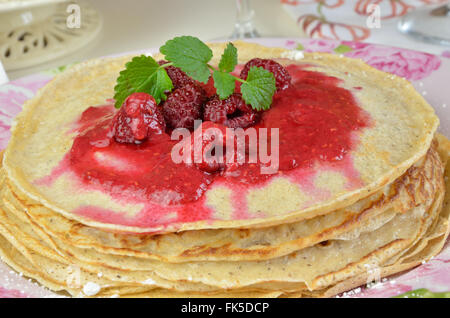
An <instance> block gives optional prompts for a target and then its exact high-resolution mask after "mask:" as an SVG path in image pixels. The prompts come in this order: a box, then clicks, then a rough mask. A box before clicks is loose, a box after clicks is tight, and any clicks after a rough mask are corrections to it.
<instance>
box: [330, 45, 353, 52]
mask: <svg viewBox="0 0 450 318" xmlns="http://www.w3.org/2000/svg"><path fill="white" fill-rule="evenodd" d="M333 51H334V52H336V53H338V54H344V53H347V52H350V51H352V48H351V47H350V46H348V45H345V44H341V45H339V46H338V47H336V48H335V49H334V50H333Z"/></svg>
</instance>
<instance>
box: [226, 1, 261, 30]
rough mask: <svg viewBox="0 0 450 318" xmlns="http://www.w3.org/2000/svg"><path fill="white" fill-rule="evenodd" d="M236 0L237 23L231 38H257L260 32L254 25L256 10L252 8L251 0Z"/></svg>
mask: <svg viewBox="0 0 450 318" xmlns="http://www.w3.org/2000/svg"><path fill="white" fill-rule="evenodd" d="M235 1H236V23H235V25H234V31H233V33H232V34H231V39H243V38H257V37H259V34H258V32H257V31H256V29H255V27H254V26H253V17H254V16H255V11H254V10H253V9H252V7H251V4H250V0H235Z"/></svg>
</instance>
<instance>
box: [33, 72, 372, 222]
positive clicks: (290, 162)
mask: <svg viewBox="0 0 450 318" xmlns="http://www.w3.org/2000/svg"><path fill="white" fill-rule="evenodd" d="M286 68H287V70H288V72H289V74H290V75H291V77H292V85H291V86H290V87H289V88H287V89H285V90H283V91H281V92H278V93H277V94H276V95H275V96H274V100H273V104H272V106H271V108H270V110H268V111H266V112H264V113H262V117H261V120H260V122H259V123H258V124H257V126H254V127H256V128H259V127H265V128H269V131H270V128H279V154H280V170H279V172H278V173H276V174H272V175H262V174H260V167H259V163H256V164H243V165H239V166H237V167H234V168H233V169H234V171H233V173H229V174H228V173H215V174H211V173H208V172H204V171H202V170H199V169H197V167H196V166H195V165H187V164H184V163H181V164H175V163H174V162H173V161H172V159H171V150H172V147H173V146H174V145H175V144H176V143H177V142H178V141H172V140H170V136H169V135H167V134H161V135H152V136H150V137H149V139H148V140H147V141H146V142H144V143H142V144H138V145H136V144H121V143H118V142H116V141H115V140H114V138H111V135H110V126H111V121H112V120H113V117H114V114H115V112H116V110H115V109H114V107H113V106H112V105H104V106H97V107H90V108H88V109H87V110H86V111H85V112H84V113H83V114H82V116H81V118H80V120H79V121H78V122H77V123H76V129H75V133H76V137H75V140H74V142H73V145H72V148H71V150H70V152H69V153H67V155H66V156H65V159H64V160H63V162H61V164H60V166H59V167H57V168H55V170H54V171H53V174H52V175H51V176H48V177H46V178H44V179H42V180H40V181H38V182H40V183H41V184H48V183H52V182H53V180H54V179H55V178H57V177H58V176H59V175H61V174H63V173H65V172H68V171H71V172H73V173H74V174H75V175H76V176H77V177H78V179H79V181H80V186H82V187H83V188H85V189H97V190H102V191H104V192H107V193H109V194H110V195H111V197H112V198H113V199H114V200H117V201H119V202H125V203H127V202H134V203H143V204H144V206H145V207H144V208H143V210H142V212H141V213H138V215H136V216H135V217H132V218H126V217H124V216H119V215H117V213H116V214H114V212H111V211H103V210H102V209H100V208H98V207H90V206H84V207H80V208H79V209H78V210H77V211H73V212H74V213H78V214H80V215H83V216H86V217H89V218H91V219H94V220H96V221H100V222H106V223H114V224H121V225H130V226H137V227H152V226H156V225H165V224H169V223H174V222H192V221H198V220H213V219H214V217H213V216H212V211H211V209H209V208H208V206H207V205H206V203H205V202H206V199H205V196H204V193H205V191H206V190H208V188H210V187H212V186H213V185H214V184H215V183H217V184H226V186H227V187H229V188H230V189H232V190H236V191H233V194H232V196H233V201H234V203H233V204H234V205H236V206H235V207H234V210H235V212H234V215H233V218H234V219H236V218H250V217H256V215H253V216H250V215H248V214H247V213H246V212H245V211H246V207H245V191H247V190H246V187H245V186H243V184H247V185H250V186H251V187H258V186H261V185H264V184H266V183H267V182H270V179H272V178H274V177H276V176H277V175H280V174H282V175H283V176H287V177H291V178H293V179H295V181H296V183H298V184H301V185H302V187H305V188H307V192H309V193H312V194H314V196H315V197H316V198H317V199H321V198H322V199H323V198H326V197H327V193H324V191H322V190H317V189H315V188H314V185H313V182H312V181H311V180H312V179H311V178H312V175H311V174H310V173H309V172H308V171H313V170H314V169H311V167H313V165H315V164H316V163H320V162H325V163H327V164H328V166H330V165H331V166H333V165H334V167H335V169H336V170H338V171H339V172H341V173H343V174H344V175H346V177H347V179H348V180H350V181H349V184H348V187H349V188H355V187H357V186H360V185H361V180H360V179H359V175H358V173H357V172H356V171H355V169H354V168H353V164H352V159H351V156H350V154H349V152H350V151H351V150H353V149H354V147H355V146H356V145H357V142H358V138H357V136H358V134H357V132H358V131H361V130H362V129H363V128H364V127H367V126H368V125H370V118H369V116H368V114H366V113H365V112H364V111H363V110H362V109H361V108H360V107H359V106H358V103H357V101H356V99H355V98H354V96H353V94H352V93H351V92H350V91H349V90H347V89H344V88H342V87H341V86H340V84H341V80H340V79H338V78H335V77H330V76H327V75H326V74H324V73H320V72H316V71H308V70H306V69H305V67H304V66H302V65H296V64H295V65H294V64H292V65H288V66H287V67H286ZM174 213H175V215H176V217H175V219H172V220H170V221H167V223H165V222H163V221H162V219H164V218H165V216H166V215H165V214H171V215H172V214H174Z"/></svg>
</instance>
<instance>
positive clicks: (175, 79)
mask: <svg viewBox="0 0 450 318" xmlns="http://www.w3.org/2000/svg"><path fill="white" fill-rule="evenodd" d="M167 63H168V62H167V61H164V60H161V61H159V62H158V64H159V65H163V64H167ZM166 72H167V75H169V77H170V79H171V80H172V84H173V87H174V89H177V88H180V87H183V86H185V85H186V84H192V83H194V80H193V79H192V78H190V77H189V76H188V75H187V74H186V73H185V72H183V71H182V70H181V69H180V68H178V67H175V66H168V67H166Z"/></svg>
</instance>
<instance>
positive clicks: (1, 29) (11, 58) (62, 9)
mask: <svg viewBox="0 0 450 318" xmlns="http://www.w3.org/2000/svg"><path fill="white" fill-rule="evenodd" d="M101 26H102V19H101V16H100V15H99V14H98V12H97V11H96V10H95V9H93V8H92V7H91V6H90V5H89V4H88V3H87V2H85V1H76V2H73V1H66V0H0V59H1V61H2V63H3V66H4V67H5V69H6V70H7V71H11V70H17V69H21V68H26V67H30V66H33V65H36V64H40V63H44V62H48V61H50V60H53V59H56V58H58V57H61V56H63V55H67V54H69V53H72V52H73V51H75V50H78V49H80V48H81V47H83V46H85V45H87V44H88V43H89V42H91V41H92V40H93V39H94V38H95V37H96V36H97V34H98V33H99V31H100V29H101Z"/></svg>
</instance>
